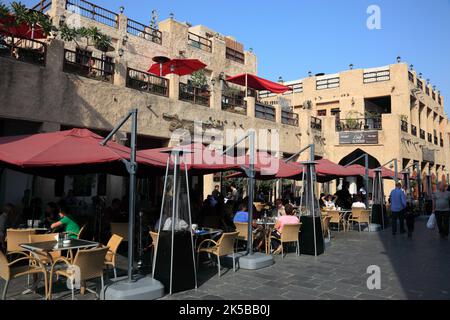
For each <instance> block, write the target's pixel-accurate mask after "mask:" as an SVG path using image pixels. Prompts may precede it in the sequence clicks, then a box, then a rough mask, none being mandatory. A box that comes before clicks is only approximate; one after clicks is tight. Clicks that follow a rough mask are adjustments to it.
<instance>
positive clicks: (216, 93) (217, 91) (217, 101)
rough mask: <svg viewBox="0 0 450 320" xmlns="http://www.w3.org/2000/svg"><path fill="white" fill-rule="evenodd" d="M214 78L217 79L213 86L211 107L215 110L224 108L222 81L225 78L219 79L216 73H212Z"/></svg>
mask: <svg viewBox="0 0 450 320" xmlns="http://www.w3.org/2000/svg"><path fill="white" fill-rule="evenodd" d="M212 76H213V79H215V84H214V85H213V86H211V100H210V107H211V109H214V110H222V82H223V80H218V79H217V75H216V74H215V73H213V74H212Z"/></svg>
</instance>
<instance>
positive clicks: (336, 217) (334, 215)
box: [324, 210, 345, 232]
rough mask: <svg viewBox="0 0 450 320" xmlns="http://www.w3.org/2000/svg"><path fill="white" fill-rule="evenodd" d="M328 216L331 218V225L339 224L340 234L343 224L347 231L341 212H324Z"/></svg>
mask: <svg viewBox="0 0 450 320" xmlns="http://www.w3.org/2000/svg"><path fill="white" fill-rule="evenodd" d="M324 213H325V214H326V215H327V216H329V217H330V224H332V223H334V224H337V227H338V232H339V231H341V229H340V228H341V224H342V226H343V228H344V230H345V225H344V221H343V220H342V215H341V213H340V212H339V211H336V210H331V211H325V212H324Z"/></svg>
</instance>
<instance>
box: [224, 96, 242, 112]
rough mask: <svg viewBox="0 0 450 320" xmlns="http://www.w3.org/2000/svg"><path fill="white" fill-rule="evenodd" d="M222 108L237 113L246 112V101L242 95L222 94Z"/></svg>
mask: <svg viewBox="0 0 450 320" xmlns="http://www.w3.org/2000/svg"><path fill="white" fill-rule="evenodd" d="M222 110H223V111H227V112H233V113H237V114H242V115H246V114H247V101H245V100H244V97H243V96H237V95H222Z"/></svg>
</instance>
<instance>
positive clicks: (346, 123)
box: [336, 117, 383, 132]
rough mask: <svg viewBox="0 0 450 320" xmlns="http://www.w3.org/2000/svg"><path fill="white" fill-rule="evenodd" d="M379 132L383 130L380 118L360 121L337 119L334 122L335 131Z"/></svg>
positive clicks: (361, 119)
mask: <svg viewBox="0 0 450 320" xmlns="http://www.w3.org/2000/svg"><path fill="white" fill-rule="evenodd" d="M373 130H376V131H380V130H383V125H382V119H381V117H377V118H360V119H339V120H338V121H336V131H337V132H342V131H373Z"/></svg>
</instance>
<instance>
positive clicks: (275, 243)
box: [272, 204, 300, 254]
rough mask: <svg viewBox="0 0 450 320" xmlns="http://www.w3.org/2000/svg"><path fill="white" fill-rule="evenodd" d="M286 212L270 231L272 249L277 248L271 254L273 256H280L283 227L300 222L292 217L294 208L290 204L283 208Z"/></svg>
mask: <svg viewBox="0 0 450 320" xmlns="http://www.w3.org/2000/svg"><path fill="white" fill-rule="evenodd" d="M284 210H285V211H286V215H284V216H281V217H279V218H278V220H277V223H276V224H275V227H274V229H273V231H272V237H274V238H275V239H272V248H277V249H275V251H274V252H273V254H280V252H281V249H282V248H281V241H280V239H281V234H282V233H283V227H284V226H285V225H289V224H297V223H300V220H299V219H298V218H297V217H296V216H295V215H294V207H293V206H292V205H290V204H287V205H286V206H285V207H284Z"/></svg>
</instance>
